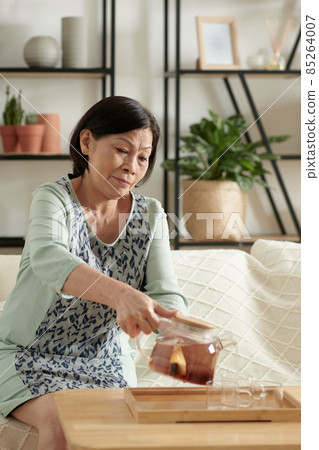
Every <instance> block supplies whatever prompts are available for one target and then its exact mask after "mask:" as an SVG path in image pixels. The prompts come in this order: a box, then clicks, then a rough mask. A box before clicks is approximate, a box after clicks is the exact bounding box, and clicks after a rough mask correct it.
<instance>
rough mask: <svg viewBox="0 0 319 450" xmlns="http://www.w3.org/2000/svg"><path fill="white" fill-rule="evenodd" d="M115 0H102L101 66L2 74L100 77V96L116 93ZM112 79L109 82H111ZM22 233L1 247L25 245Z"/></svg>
mask: <svg viewBox="0 0 319 450" xmlns="http://www.w3.org/2000/svg"><path fill="white" fill-rule="evenodd" d="M115 6H116V0H101V20H102V35H101V42H102V52H101V67H94V68H78V69H73V68H43V67H41V68H38V67H36V68H35V67H0V76H1V77H2V78H18V77H20V78H37V77H38V78H88V79H92V78H95V79H99V80H100V81H101V94H102V95H101V98H104V97H106V96H107V95H114V93H115V18H116V10H115ZM108 24H109V27H110V41H109V45H108V42H107V25H108ZM108 81H109V83H108ZM69 159H70V157H69V155H67V154H56V155H55V154H50V155H49V154H48V155H45V154H39V153H37V154H23V153H20V154H15V155H9V154H4V153H2V154H1V153H0V160H2V161H9V160H10V161H12V160H25V161H35V160H41V161H44V160H69ZM23 245H24V238H23V237H20V236H18V237H1V236H0V247H22V246H23Z"/></svg>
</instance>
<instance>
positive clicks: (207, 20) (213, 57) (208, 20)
mask: <svg viewBox="0 0 319 450" xmlns="http://www.w3.org/2000/svg"><path fill="white" fill-rule="evenodd" d="M196 26H197V37H198V47H199V58H198V60H197V69H199V70H227V69H229V70H232V69H233V70H236V69H239V68H240V63H239V55H238V45H237V31H236V21H235V19H234V18H233V17H204V16H197V17H196Z"/></svg>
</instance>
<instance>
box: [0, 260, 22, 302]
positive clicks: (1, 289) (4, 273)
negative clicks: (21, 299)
mask: <svg viewBox="0 0 319 450" xmlns="http://www.w3.org/2000/svg"><path fill="white" fill-rule="evenodd" d="M20 259H21V256H20V255H0V311H2V308H3V302H4V301H5V300H6V299H7V298H8V295H9V294H10V292H11V291H12V289H13V287H14V285H15V282H16V278H17V273H18V269H19V264H20Z"/></svg>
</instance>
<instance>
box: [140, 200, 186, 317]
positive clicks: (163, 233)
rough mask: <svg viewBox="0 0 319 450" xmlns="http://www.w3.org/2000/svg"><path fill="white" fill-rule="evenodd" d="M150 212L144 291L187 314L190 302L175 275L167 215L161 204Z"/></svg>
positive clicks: (167, 306) (156, 203) (164, 304)
mask: <svg viewBox="0 0 319 450" xmlns="http://www.w3.org/2000/svg"><path fill="white" fill-rule="evenodd" d="M154 209H155V210H156V211H152V210H151V211H150V219H151V220H150V221H151V229H153V233H152V242H151V245H150V250H149V254H148V259H147V265H146V283H145V286H144V291H145V293H146V294H147V295H149V296H150V297H151V298H153V299H154V300H156V301H157V302H158V303H160V304H161V305H163V306H165V307H166V308H172V309H177V310H179V311H181V312H182V313H183V314H186V313H187V307H188V301H187V299H186V297H185V296H184V295H183V293H182V291H181V289H180V287H179V285H178V282H177V278H176V276H175V273H174V267H173V262H172V258H171V250H170V245H169V231H168V225H167V218H166V214H165V213H164V210H163V208H162V207H161V206H160V204H159V202H157V201H156V202H155V208H154Z"/></svg>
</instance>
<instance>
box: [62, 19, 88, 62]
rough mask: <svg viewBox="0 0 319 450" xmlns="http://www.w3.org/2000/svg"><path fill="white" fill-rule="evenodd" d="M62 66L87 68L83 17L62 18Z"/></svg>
mask: <svg viewBox="0 0 319 450" xmlns="http://www.w3.org/2000/svg"><path fill="white" fill-rule="evenodd" d="M62 51H63V55H62V66H63V67H65V68H81V67H87V33H86V21H85V19H84V17H62Z"/></svg>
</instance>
